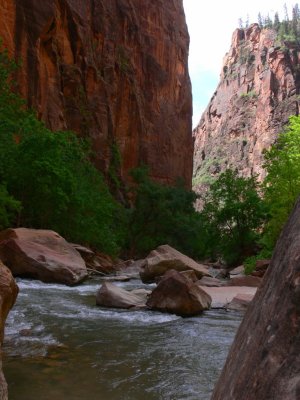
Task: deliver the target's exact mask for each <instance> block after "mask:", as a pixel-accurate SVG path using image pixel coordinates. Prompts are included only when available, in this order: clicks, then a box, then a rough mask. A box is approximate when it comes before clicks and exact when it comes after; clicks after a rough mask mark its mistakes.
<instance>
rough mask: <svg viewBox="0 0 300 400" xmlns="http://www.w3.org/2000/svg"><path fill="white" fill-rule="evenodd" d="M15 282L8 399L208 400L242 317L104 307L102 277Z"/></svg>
mask: <svg viewBox="0 0 300 400" xmlns="http://www.w3.org/2000/svg"><path fill="white" fill-rule="evenodd" d="M18 285H19V287H20V293H19V296H18V300H17V303H16V305H15V307H14V308H13V310H12V311H11V312H10V314H9V317H8V320H7V326H6V337H5V343H4V373H5V376H6V379H7V381H8V385H9V399H10V400H209V398H210V395H211V392H212V389H213V386H214V384H215V382H216V380H217V378H218V376H219V374H220V372H221V369H222V366H223V364H224V362H225V359H226V356H227V353H228V350H229V347H230V345H231V343H232V341H233V338H234V335H235V332H236V330H237V328H238V326H239V324H240V321H241V318H242V315H241V314H240V313H237V312H226V311H222V310H211V311H207V312H205V313H204V314H203V315H201V316H199V317H193V318H181V317H177V316H174V315H169V314H161V313H158V312H151V311H124V310H113V309H104V308H100V307H97V306H96V305H95V293H96V291H97V289H98V287H99V286H100V282H99V280H97V279H93V280H90V281H87V282H85V283H84V284H82V285H80V286H76V287H67V286H63V285H56V284H44V283H41V282H38V281H30V280H20V279H19V280H18ZM118 285H120V286H122V287H124V288H128V289H131V288H135V287H137V285H138V286H139V287H141V286H143V287H146V288H148V287H149V285H148V286H147V285H141V284H140V282H138V281H130V282H126V283H118Z"/></svg>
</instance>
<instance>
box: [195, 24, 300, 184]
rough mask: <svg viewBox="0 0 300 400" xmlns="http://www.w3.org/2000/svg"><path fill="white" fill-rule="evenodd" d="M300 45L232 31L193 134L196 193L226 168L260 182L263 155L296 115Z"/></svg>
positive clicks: (263, 33)
mask: <svg viewBox="0 0 300 400" xmlns="http://www.w3.org/2000/svg"><path fill="white" fill-rule="evenodd" d="M299 93H300V46H299V45H298V44H296V43H292V42H280V41H279V39H278V37H277V33H276V32H275V31H274V30H271V29H263V30H261V29H260V28H259V26H258V25H257V24H253V25H251V26H250V27H249V28H248V29H237V30H236V31H235V32H234V34H233V37H232V44H231V48H230V51H229V52H228V53H227V54H226V56H225V58H224V63H223V69H222V73H221V78H220V83H219V85H218V87H217V90H216V91H215V93H214V95H213V97H212V99H211V100H210V103H209V105H208V107H207V109H206V110H205V112H204V113H203V115H202V117H201V120H200V123H199V125H198V127H197V128H196V129H195V130H194V132H193V135H194V138H195V151H194V176H193V185H194V188H195V189H196V190H197V189H198V190H201V189H203V188H205V187H206V185H207V184H208V183H210V182H211V180H212V179H213V178H214V177H215V176H216V175H217V174H218V173H220V172H221V171H223V170H224V169H226V167H232V168H237V169H238V171H239V172H240V173H241V175H243V176H250V175H251V174H258V176H259V178H260V179H262V178H263V177H264V170H263V168H262V164H263V155H262V151H263V149H265V148H269V147H270V145H271V144H272V143H274V141H275V139H276V137H277V135H278V132H279V131H281V130H282V128H283V126H284V125H285V124H286V123H287V121H288V117H289V116H291V115H298V113H299V99H300V97H299Z"/></svg>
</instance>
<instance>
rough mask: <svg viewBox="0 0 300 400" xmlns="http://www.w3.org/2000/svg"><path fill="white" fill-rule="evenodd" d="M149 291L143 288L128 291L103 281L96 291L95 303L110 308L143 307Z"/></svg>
mask: <svg viewBox="0 0 300 400" xmlns="http://www.w3.org/2000/svg"><path fill="white" fill-rule="evenodd" d="M149 293H150V291H147V290H145V289H136V290H133V291H131V292H129V291H128V290H125V289H122V288H120V287H118V286H115V285H113V284H112V283H110V282H105V283H103V284H102V286H101V288H100V289H99V290H98V292H97V295H96V304H97V305H98V306H102V307H112V308H144V307H146V300H147V295H148V294H149Z"/></svg>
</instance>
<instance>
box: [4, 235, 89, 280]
mask: <svg viewBox="0 0 300 400" xmlns="http://www.w3.org/2000/svg"><path fill="white" fill-rule="evenodd" d="M0 259H1V260H2V261H3V262H4V263H5V264H6V265H7V266H8V267H9V268H10V270H11V272H12V273H13V275H14V276H23V277H28V278H33V279H39V280H41V281H43V282H56V283H64V284H67V285H75V284H77V283H80V282H81V281H83V280H84V279H85V278H86V277H87V269H86V265H85V263H84V260H83V259H82V257H81V256H80V254H79V253H78V252H77V251H76V250H75V249H74V248H73V247H72V246H71V245H70V244H69V243H68V242H66V240H65V239H63V238H62V237H61V236H60V235H59V234H57V233H56V232H53V231H49V230H37V229H26V228H18V229H7V230H6V231H3V232H1V233H0Z"/></svg>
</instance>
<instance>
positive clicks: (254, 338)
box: [212, 200, 300, 400]
mask: <svg viewBox="0 0 300 400" xmlns="http://www.w3.org/2000/svg"><path fill="white" fill-rule="evenodd" d="M299 257H300V200H298V203H297V204H296V207H295V209H294V211H293V213H292V215H291V217H290V219H289V221H288V223H287V224H286V226H285V228H284V230H283V232H282V234H281V236H280V238H279V241H278V243H277V246H276V249H275V252H274V255H273V258H272V261H271V264H270V267H269V268H268V270H267V272H266V275H265V277H264V281H263V284H262V286H260V288H259V289H258V292H257V294H256V296H255V298H254V300H253V301H252V303H251V304H250V305H249V308H248V311H247V313H246V315H245V317H244V320H243V322H242V324H241V325H240V328H239V330H238V333H237V335H236V337H235V340H234V343H233V346H232V347H231V350H230V353H229V355H228V358H227V361H226V365H225V367H224V369H223V372H222V375H221V377H220V379H219V382H218V384H217V386H216V388H215V391H214V393H213V396H212V400H240V399H247V400H257V399H263V400H283V399H284V400H296V399H299V398H300V357H299V354H300V263H299Z"/></svg>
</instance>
